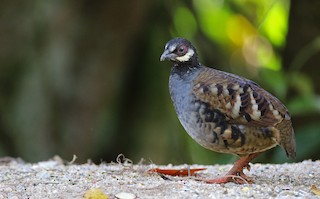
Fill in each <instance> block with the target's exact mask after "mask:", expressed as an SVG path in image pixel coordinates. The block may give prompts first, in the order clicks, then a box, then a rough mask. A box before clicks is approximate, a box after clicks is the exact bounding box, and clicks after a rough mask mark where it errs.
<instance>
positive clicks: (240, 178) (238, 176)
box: [200, 171, 253, 184]
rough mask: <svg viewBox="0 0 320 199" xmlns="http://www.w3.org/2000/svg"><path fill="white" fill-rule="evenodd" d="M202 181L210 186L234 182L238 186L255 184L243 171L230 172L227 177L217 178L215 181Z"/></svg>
mask: <svg viewBox="0 0 320 199" xmlns="http://www.w3.org/2000/svg"><path fill="white" fill-rule="evenodd" d="M200 181H203V182H206V183H209V184H225V183H228V182H233V183H236V184H251V183H253V178H252V177H249V176H246V175H245V174H244V173H243V172H242V171H241V172H237V173H231V172H228V173H227V175H225V176H223V177H220V178H215V179H210V180H206V179H200Z"/></svg>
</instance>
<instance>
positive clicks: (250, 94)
mask: <svg viewBox="0 0 320 199" xmlns="http://www.w3.org/2000/svg"><path fill="white" fill-rule="evenodd" d="M192 92H193V95H194V96H195V98H196V99H197V100H200V101H202V102H204V103H207V104H208V106H209V108H211V109H216V110H219V111H220V112H221V113H223V114H224V115H225V117H226V120H227V121H228V122H229V123H230V124H243V125H250V126H257V127H272V126H275V125H276V124H278V123H279V122H281V121H282V120H283V119H286V120H290V116H289V113H288V111H287V109H286V107H285V106H284V105H283V104H282V103H281V102H280V101H279V100H278V99H277V98H275V97H273V96H272V95H271V94H270V93H268V92H267V91H265V90H264V89H262V88H261V87H260V86H259V85H257V84H256V83H254V82H253V81H251V80H248V79H245V78H242V77H239V76H236V75H233V74H230V73H226V72H223V71H219V70H215V69H211V68H207V67H205V68H204V70H203V71H202V72H200V73H199V75H198V76H197V78H196V79H195V80H194V86H193V91H192Z"/></svg>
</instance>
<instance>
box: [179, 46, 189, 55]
mask: <svg viewBox="0 0 320 199" xmlns="http://www.w3.org/2000/svg"><path fill="white" fill-rule="evenodd" d="M187 51H188V47H187V46H185V45H182V46H179V47H178V48H177V55H179V56H183V55H185V54H186V53H187Z"/></svg>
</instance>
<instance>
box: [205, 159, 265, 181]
mask: <svg viewBox="0 0 320 199" xmlns="http://www.w3.org/2000/svg"><path fill="white" fill-rule="evenodd" d="M259 154H260V153H253V154H250V155H248V156H244V157H241V158H240V159H239V160H238V161H236V162H235V163H234V165H233V167H232V168H231V169H230V171H229V172H228V173H227V174H226V175H225V176H223V177H220V178H216V179H212V180H202V181H204V182H207V183H212V184H223V183H227V182H234V183H237V184H246V183H252V182H253V180H252V178H251V177H248V176H246V175H245V174H244V173H243V169H244V168H246V169H248V170H249V171H250V166H249V162H250V161H251V160H253V159H254V158H255V157H257V156H258V155H259Z"/></svg>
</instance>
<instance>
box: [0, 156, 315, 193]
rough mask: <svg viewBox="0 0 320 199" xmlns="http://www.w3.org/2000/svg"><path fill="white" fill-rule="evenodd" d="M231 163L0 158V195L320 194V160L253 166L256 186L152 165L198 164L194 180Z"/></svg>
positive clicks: (223, 170) (220, 171)
mask: <svg viewBox="0 0 320 199" xmlns="http://www.w3.org/2000/svg"><path fill="white" fill-rule="evenodd" d="M231 166H232V165H213V166H211V165H205V166H204V165H178V166H172V165H165V166H164V165H154V164H150V165H144V164H132V163H130V162H128V161H125V162H122V163H108V164H106V163H102V164H100V165H95V164H92V163H87V164H82V165H76V164H68V163H67V164H66V163H65V162H64V161H62V160H61V159H60V158H58V157H55V158H54V159H52V160H48V161H44V162H38V163H34V164H31V163H25V162H23V161H21V160H19V159H13V158H2V159H0V199H1V198H11V199H18V198H94V197H95V198H127V199H129V198H161V199H163V198H295V197H296V198H320V196H319V195H316V192H315V191H314V190H313V189H312V188H311V187H312V186H313V188H314V187H317V188H319V187H320V169H319V168H320V161H310V160H306V161H303V162H300V163H292V164H258V163H256V164H252V165H251V171H250V172H246V174H247V175H249V176H252V177H253V178H254V181H255V183H254V184H244V185H237V184H234V183H227V184H222V185H220V184H206V183H204V182H200V181H196V180H195V177H194V176H191V177H188V176H187V177H176V176H161V175H159V174H156V173H149V172H148V170H149V169H153V168H164V169H166V168H175V169H183V168H202V167H205V168H207V170H204V171H200V172H198V173H197V176H196V178H203V179H204V178H206V179H210V178H214V177H218V176H221V175H223V174H225V173H226V172H227V171H228V170H229V169H230V168H231Z"/></svg>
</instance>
